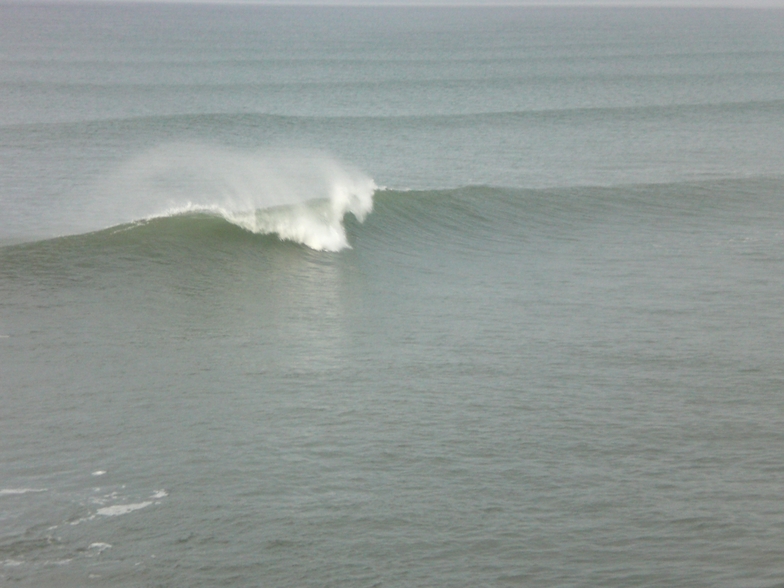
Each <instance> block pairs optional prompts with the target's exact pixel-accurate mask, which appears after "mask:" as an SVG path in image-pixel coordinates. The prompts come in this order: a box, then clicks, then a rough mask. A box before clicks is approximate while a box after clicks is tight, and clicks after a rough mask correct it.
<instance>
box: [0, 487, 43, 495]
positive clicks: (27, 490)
mask: <svg viewBox="0 0 784 588" xmlns="http://www.w3.org/2000/svg"><path fill="white" fill-rule="evenodd" d="M47 490H48V488H4V489H2V490H0V496H11V495H16V494H28V493H30V492H46V491H47Z"/></svg>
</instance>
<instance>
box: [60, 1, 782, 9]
mask: <svg viewBox="0 0 784 588" xmlns="http://www.w3.org/2000/svg"><path fill="white" fill-rule="evenodd" d="M66 1H67V0H66ZM97 1H99V2H121V1H134V2H139V1H141V2H176V3H194V4H277V5H287V4H289V5H295V4H296V5H329V6H363V5H383V6H453V5H455V6H494V5H501V6H702V7H733V8H784V0H97Z"/></svg>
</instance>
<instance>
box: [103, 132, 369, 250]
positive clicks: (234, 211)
mask: <svg viewBox="0 0 784 588" xmlns="http://www.w3.org/2000/svg"><path fill="white" fill-rule="evenodd" d="M376 189H377V186H376V184H375V182H374V181H373V180H372V179H371V178H369V177H368V176H366V175H365V174H363V173H361V172H359V171H358V170H355V169H352V168H350V167H348V166H346V165H345V164H342V163H340V162H338V161H337V160H335V159H333V158H331V157H328V156H326V155H323V154H319V153H312V152H302V151H285V152H275V153H270V152H263V151H258V152H250V153H249V152H242V151H238V150H231V149H226V148H220V147H209V146H204V145H194V144H173V145H165V146H161V147H157V148H155V149H153V150H151V151H148V152H146V153H144V154H143V155H141V156H139V157H136V158H134V159H133V160H131V161H129V162H128V163H127V164H126V165H124V166H123V167H122V168H121V169H120V170H119V171H118V172H117V173H115V174H114V175H113V176H112V177H111V178H110V179H109V180H108V181H107V182H106V184H105V185H104V186H103V189H102V190H101V192H102V193H103V194H108V195H109V196H110V197H109V198H106V199H105V203H104V204H105V205H111V204H114V205H117V204H120V206H115V209H114V210H112V211H110V212H107V214H109V215H112V214H114V215H117V214H118V211H117V208H119V209H121V211H122V212H120V213H119V214H121V215H122V217H123V218H120V217H119V216H115V217H114V218H111V221H110V222H111V224H120V223H124V222H128V221H129V220H139V219H152V218H159V217H167V216H176V215H180V214H186V213H192V212H203V213H208V214H215V215H218V216H221V217H223V218H225V219H226V220H227V221H229V222H231V223H233V224H235V225H237V226H239V227H242V228H243V229H245V230H248V231H251V232H254V233H263V234H273V233H274V234H276V235H278V236H279V237H280V238H281V239H284V240H289V241H295V242H297V243H302V244H304V245H307V246H308V247H310V248H312V249H316V250H320V251H339V250H341V249H344V248H346V247H348V246H349V244H348V240H347V238H346V231H345V228H344V226H343V219H344V217H345V216H346V214H349V213H351V214H353V215H354V216H355V217H356V218H357V220H359V221H360V222H362V221H363V220H364V219H365V217H366V216H367V215H368V214H369V213H370V212H371V211H372V210H373V194H374V192H375V191H376Z"/></svg>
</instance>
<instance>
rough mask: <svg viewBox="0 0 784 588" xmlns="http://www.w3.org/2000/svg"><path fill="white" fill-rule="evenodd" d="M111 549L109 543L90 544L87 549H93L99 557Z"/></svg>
mask: <svg viewBox="0 0 784 588" xmlns="http://www.w3.org/2000/svg"><path fill="white" fill-rule="evenodd" d="M111 548H112V546H111V544H109V543H100V542H97V543H90V546H89V547H88V548H87V549H93V550H95V552H96V553H97V554H99V555H100V554H101V553H103V552H104V551H106V550H107V549H111Z"/></svg>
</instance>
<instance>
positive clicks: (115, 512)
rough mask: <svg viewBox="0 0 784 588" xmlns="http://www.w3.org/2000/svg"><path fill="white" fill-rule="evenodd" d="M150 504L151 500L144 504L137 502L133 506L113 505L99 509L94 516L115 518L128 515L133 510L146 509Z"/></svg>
mask: <svg viewBox="0 0 784 588" xmlns="http://www.w3.org/2000/svg"><path fill="white" fill-rule="evenodd" d="M151 504H152V501H151V500H147V501H145V502H137V503H135V504H115V505H114V506H105V507H103V508H99V509H98V510H97V511H96V513H95V514H98V515H101V516H104V517H116V516H120V515H124V514H128V513H129V512H133V511H135V510H141V509H142V508H147V507H148V506H150V505H151Z"/></svg>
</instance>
